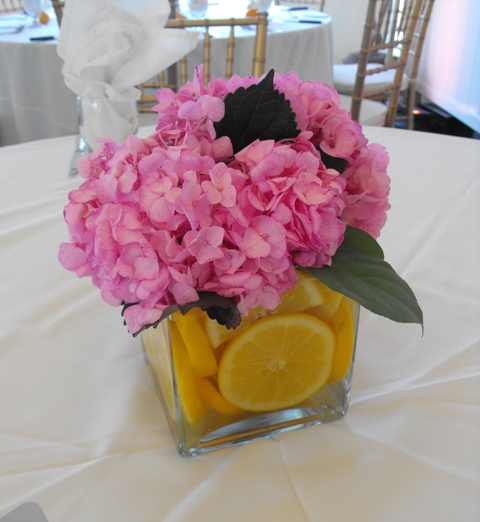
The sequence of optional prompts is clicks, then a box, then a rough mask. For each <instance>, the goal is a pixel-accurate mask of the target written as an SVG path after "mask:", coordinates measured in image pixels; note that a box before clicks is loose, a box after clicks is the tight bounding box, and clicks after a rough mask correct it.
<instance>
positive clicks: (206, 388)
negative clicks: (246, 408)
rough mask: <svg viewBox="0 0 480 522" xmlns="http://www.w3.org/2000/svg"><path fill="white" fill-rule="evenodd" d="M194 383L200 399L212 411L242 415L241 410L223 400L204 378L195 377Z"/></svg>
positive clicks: (211, 384)
mask: <svg viewBox="0 0 480 522" xmlns="http://www.w3.org/2000/svg"><path fill="white" fill-rule="evenodd" d="M195 382H196V384H197V389H198V392H199V393H200V396H201V397H202V399H203V400H204V401H205V402H206V403H207V404H208V405H209V406H210V407H211V408H213V409H214V410H216V411H218V412H220V413H225V414H226V415H238V414H239V413H242V411H243V410H241V409H240V408H238V407H237V406H235V405H234V404H231V403H230V402H228V401H227V400H226V399H224V398H223V397H222V395H221V394H220V392H219V391H218V390H217V389H216V388H215V386H214V384H213V383H212V382H211V381H210V380H209V379H207V378H206V377H197V378H196V379H195Z"/></svg>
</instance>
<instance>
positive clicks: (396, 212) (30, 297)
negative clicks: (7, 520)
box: [0, 127, 480, 522]
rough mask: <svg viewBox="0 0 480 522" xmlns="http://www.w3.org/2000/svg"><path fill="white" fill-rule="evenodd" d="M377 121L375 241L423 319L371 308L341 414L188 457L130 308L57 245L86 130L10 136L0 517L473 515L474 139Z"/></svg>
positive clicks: (0, 356) (1, 328)
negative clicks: (379, 198)
mask: <svg viewBox="0 0 480 522" xmlns="http://www.w3.org/2000/svg"><path fill="white" fill-rule="evenodd" d="M141 130H142V134H143V135H145V134H146V133H147V132H148V131H149V130H152V129H141ZM365 133H366V135H367V137H369V138H370V140H371V141H373V142H378V143H381V144H383V145H384V146H386V148H387V149H388V150H389V152H390V157H391V165H390V170H389V172H390V175H391V177H392V193H391V203H392V209H391V210H390V212H389V217H388V221H387V225H386V227H385V229H384V231H383V232H382V235H381V237H380V244H381V245H382V246H383V248H384V250H385V254H386V259H387V260H388V261H389V262H390V263H391V264H392V265H393V266H394V267H395V268H396V270H397V271H398V272H399V273H400V274H401V275H402V277H404V278H405V279H406V280H407V281H408V282H409V284H410V285H411V286H412V288H413V289H414V291H415V293H416V295H417V297H418V300H419V302H420V304H421V306H422V307H423V311H424V315H425V334H424V336H423V337H422V336H421V329H420V327H419V326H418V325H399V324H396V323H392V322H390V321H388V320H386V319H383V318H380V317H378V316H375V315H373V314H371V313H369V312H368V311H362V313H361V320H360V331H359V339H358V344H357V358H356V363H355V371H354V378H353V389H352V400H351V406H350V410H349V412H348V413H347V415H346V417H345V418H344V419H342V420H340V421H336V422H333V423H331V424H328V425H324V426H315V427H310V428H307V429H303V430H299V431H296V432H290V433H284V434H282V435H281V436H278V437H274V438H273V439H263V440H256V441H253V442H251V443H249V444H247V445H243V446H238V447H235V448H230V449H225V450H220V451H216V452H213V453H210V454H207V455H202V456H199V457H194V458H192V459H184V458H182V457H180V456H179V455H178V453H177V451H176V449H175V447H174V444H173V442H172V439H171V435H170V432H169V430H168V426H167V423H166V420H165V418H164V415H163V412H162V410H161V407H160V404H159V402H158V400H157V397H156V395H155V391H154V388H153V385H152V383H151V382H150V379H149V376H148V373H147V369H146V366H145V364H144V361H143V356H142V352H141V347H140V340H139V339H133V338H132V337H131V336H130V335H129V334H128V333H127V330H126V327H124V326H123V325H122V320H121V317H120V309H119V308H112V307H109V306H108V305H106V304H104V303H103V302H102V300H101V298H100V295H99V291H98V290H97V289H96V288H94V287H93V285H92V283H91V281H90V280H89V279H88V278H87V279H77V278H76V277H75V276H74V275H73V274H72V273H70V272H67V271H66V270H64V269H63V268H62V267H61V266H60V264H59V262H58V261H57V252H58V245H59V244H60V243H61V242H62V241H65V240H67V228H66V225H65V224H64V222H63V217H62V209H63V207H64V205H65V204H66V201H67V193H68V192H69V191H70V190H72V189H74V188H75V187H77V186H78V184H79V183H80V182H81V179H80V178H79V177H75V178H69V177H68V176H67V172H68V167H69V162H70V157H71V154H72V152H73V150H74V148H75V143H76V139H77V138H76V137H75V136H70V137H64V138H57V139H52V140H43V141H40V142H32V143H26V144H21V145H17V146H13V147H4V148H2V149H0V163H1V165H2V177H1V187H2V190H1V191H0V202H1V203H0V245H1V246H0V266H1V267H2V269H1V271H0V288H1V296H2V298H1V301H0V307H1V308H0V396H1V400H0V470H1V473H0V517H1V516H3V515H4V514H6V513H8V512H9V511H11V510H13V509H14V508H15V507H17V506H18V505H20V504H22V503H24V502H27V501H33V502H37V503H38V504H39V505H40V507H41V508H42V509H43V510H44V512H45V514H46V516H47V519H48V521H49V522H64V521H67V520H68V521H69V522H85V521H88V522H97V521H98V522H105V521H110V520H115V521H119V522H120V521H125V522H127V521H128V522H130V521H133V520H141V521H142V522H158V521H159V520H162V521H166V522H183V521H185V522H191V521H195V522H203V521H213V522H217V521H218V522H224V521H227V520H228V522H236V521H238V522H240V521H242V522H244V521H249V522H257V521H258V522H265V521H272V522H273V521H275V522H277V521H282V522H283V521H285V522H292V521H318V522H320V521H322V522H323V521H325V522H333V521H355V522H385V521H388V522H405V521H408V522H452V521H453V520H465V521H469V522H470V521H471V522H473V521H477V520H479V519H480V497H479V495H478V490H479V482H480V405H479V402H480V401H479V398H480V379H479V378H480V361H479V358H480V356H479V352H480V350H479V347H480V327H479V321H478V319H479V317H480V272H479V266H480V235H479V228H478V225H479V223H480V206H479V205H478V201H479V200H480V178H479V176H478V165H479V164H480V142H479V141H475V140H467V139H463V138H455V137H449V136H441V135H434V134H423V133H418V132H412V131H403V130H396V129H386V128H374V127H371V128H365Z"/></svg>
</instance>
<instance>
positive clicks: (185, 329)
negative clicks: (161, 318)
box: [173, 310, 217, 377]
mask: <svg viewBox="0 0 480 522" xmlns="http://www.w3.org/2000/svg"><path fill="white" fill-rule="evenodd" d="M203 315H204V314H203V312H198V311H197V310H190V311H189V312H188V313H187V314H186V315H182V314H181V312H175V313H174V314H173V319H174V321H175V323H176V325H177V328H178V331H179V332H180V335H181V336H182V339H183V342H184V343H185V346H186V348H187V350H188V355H189V358H190V362H191V365H192V368H193V372H194V374H195V375H196V376H198V377H208V376H210V375H216V373H217V361H216V360H215V356H214V355H213V351H212V348H211V347H210V343H209V342H208V339H207V337H206V335H205V332H204V331H203V328H202V324H201V322H202V319H203ZM215 322H216V321H215Z"/></svg>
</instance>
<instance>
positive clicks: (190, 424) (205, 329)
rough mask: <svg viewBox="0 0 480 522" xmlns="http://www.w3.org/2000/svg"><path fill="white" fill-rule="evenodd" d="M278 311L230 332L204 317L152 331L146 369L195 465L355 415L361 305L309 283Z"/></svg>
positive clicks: (257, 314) (146, 337)
mask: <svg viewBox="0 0 480 522" xmlns="http://www.w3.org/2000/svg"><path fill="white" fill-rule="evenodd" d="M281 299H282V301H281V303H280V305H279V306H278V307H277V309H276V310H274V311H269V310H264V309H263V308H261V307H259V308H256V309H255V310H252V311H251V312H250V313H249V315H248V317H246V318H243V319H242V323H241V324H240V326H239V327H238V328H237V329H235V330H233V329H231V330H227V329H226V328H225V327H223V326H220V325H219V324H218V323H217V322H216V321H215V320H212V319H210V318H209V317H208V315H207V314H206V313H205V312H203V311H201V310H200V309H198V308H193V309H192V310H190V311H189V312H188V313H187V314H186V315H184V316H183V315H181V313H180V312H176V313H175V314H173V315H172V316H170V317H169V318H168V319H166V320H164V321H162V322H161V323H160V324H159V325H158V327H157V328H149V329H146V330H144V331H143V332H142V334H141V335H142V345H143V350H144V355H145V360H146V363H147V366H148V369H149V372H150V375H151V378H152V381H153V383H154V386H155V388H156V391H157V394H158V396H159V398H160V402H161V404H162V407H163V410H164V413H165V416H166V418H167V421H168V424H169V427H170V430H171V433H172V435H173V438H174V440H175V443H176V446H177V449H178V451H179V452H180V454H181V455H183V456H185V457H189V456H194V455H197V454H201V453H205V452H208V451H212V450H215V449H220V448H226V447H229V446H232V445H236V444H242V443H245V442H248V441H249V440H251V439H254V438H257V437H267V436H271V435H273V434H275V433H281V432H284V431H290V430H296V429H299V428H304V427H307V426H312V425H316V424H322V423H326V422H331V421H334V420H336V419H339V418H341V417H342V416H343V415H345V414H346V412H347V408H348V403H349V397H350V388H351V381H352V373H353V360H354V352H355V343H356V334H357V324H358V313H359V306H358V304H357V303H355V302H354V301H351V300H350V299H347V298H346V297H345V296H343V295H342V294H339V293H337V292H333V291H332V290H330V289H328V288H327V287H325V286H324V285H322V284H321V283H319V282H318V281H317V280H316V279H314V278H312V277H310V276H307V275H303V276H302V275H301V276H300V277H299V281H298V283H297V285H296V286H295V288H294V289H293V290H290V291H288V292H286V293H285V294H284V295H283V296H282V298H281Z"/></svg>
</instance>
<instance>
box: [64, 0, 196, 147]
mask: <svg viewBox="0 0 480 522" xmlns="http://www.w3.org/2000/svg"><path fill="white" fill-rule="evenodd" d="M169 14H170V5H169V2H168V0H142V1H138V0H88V1H85V0H67V1H66V2H65V8H64V12H63V18H62V26H61V31H60V37H59V40H58V51H57V52H58V54H59V55H60V57H61V58H62V59H63V60H64V65H63V69H62V72H63V75H64V79H65V83H66V85H67V86H68V87H69V88H70V89H71V90H72V91H73V92H75V93H76V94H77V95H79V96H81V97H82V98H88V99H95V100H100V103H95V104H94V106H95V111H94V113H92V114H90V113H89V112H88V110H87V112H84V128H85V132H86V134H87V136H89V137H91V141H92V142H95V138H97V137H111V138H113V139H115V141H117V143H120V142H121V141H123V140H124V139H125V138H126V137H127V136H128V135H129V133H130V132H131V129H132V117H135V118H136V114H132V106H134V102H135V101H136V100H138V99H139V97H140V91H139V90H138V89H136V88H135V85H138V84H139V83H143V82H145V81H147V80H148V79H150V78H152V77H153V76H154V75H155V74H157V73H158V72H160V71H162V70H164V69H166V68H167V67H168V66H169V65H171V64H172V63H175V62H176V61H177V60H179V59H180V58H181V57H182V56H184V55H186V54H187V53H188V52H190V51H191V50H192V49H194V48H195V46H196V43H197V38H198V33H197V32H192V31H185V30H182V29H165V23H166V21H167V20H168V16H169ZM128 102H131V103H128ZM85 107H86V106H85V105H84V111H85V110H86V109H85ZM99 107H101V112H99V111H100V109H99ZM87 143H88V144H89V145H91V143H90V139H88V140H87Z"/></svg>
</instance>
